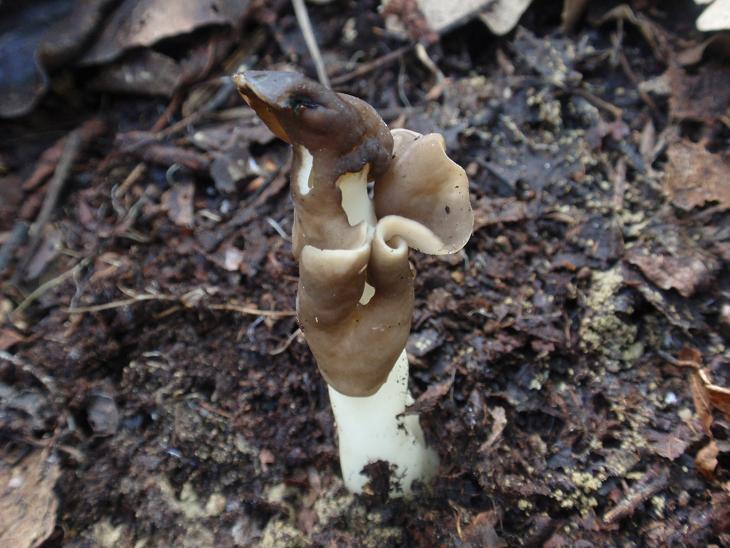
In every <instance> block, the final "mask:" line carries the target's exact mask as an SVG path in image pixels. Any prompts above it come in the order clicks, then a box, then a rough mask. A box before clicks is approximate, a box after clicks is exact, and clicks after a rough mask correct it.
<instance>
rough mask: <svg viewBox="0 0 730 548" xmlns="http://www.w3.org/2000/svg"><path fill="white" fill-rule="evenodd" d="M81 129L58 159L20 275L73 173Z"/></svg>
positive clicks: (69, 141)
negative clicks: (72, 168)
mask: <svg viewBox="0 0 730 548" xmlns="http://www.w3.org/2000/svg"><path fill="white" fill-rule="evenodd" d="M81 143H82V139H81V130H78V129H77V130H74V131H72V132H71V134H70V135H69V136H68V139H67V140H66V143H65V145H64V147H63V152H62V153H61V158H60V160H59V161H58V165H57V166H56V170H55V171H54V172H53V177H52V178H51V181H50V183H49V184H48V191H47V192H46V196H45V198H44V200H43V207H41V211H40V213H39V214H38V217H37V218H36V221H35V223H34V224H33V227H32V228H31V236H30V243H29V244H28V248H27V250H26V252H25V258H24V259H23V261H22V263H21V265H20V268H19V269H18V275H23V274H24V272H25V269H26V267H27V266H28V263H30V261H31V259H32V258H33V255H34V254H35V251H36V248H37V247H38V243H39V242H40V241H41V238H42V236H43V229H44V228H45V226H46V224H48V221H49V220H50V218H51V214H52V213H53V209H54V208H55V207H56V202H58V197H59V196H60V194H61V190H62V189H63V185H65V184H66V181H67V180H68V176H69V174H70V173H71V166H73V163H74V161H75V160H76V156H78V153H79V150H80V149H81Z"/></svg>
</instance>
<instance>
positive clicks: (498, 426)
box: [479, 406, 507, 452]
mask: <svg viewBox="0 0 730 548" xmlns="http://www.w3.org/2000/svg"><path fill="white" fill-rule="evenodd" d="M489 414H490V415H492V418H493V419H494V423H493V424H492V433H491V434H489V438H488V439H487V441H485V442H484V443H483V444H482V445H481V446H480V447H479V451H480V452H483V451H487V450H488V449H489V448H490V447H492V446H493V445H494V443H495V442H496V441H497V440H498V439H499V437H500V436H501V435H502V432H503V431H504V427H505V426H507V414H506V413H505V412H504V407H499V406H497V407H494V408H492V409H490V410H489Z"/></svg>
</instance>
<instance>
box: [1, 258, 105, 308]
mask: <svg viewBox="0 0 730 548" xmlns="http://www.w3.org/2000/svg"><path fill="white" fill-rule="evenodd" d="M90 261H91V258H89V257H87V258H86V259H83V260H81V261H79V262H78V263H77V264H76V266H74V267H73V268H71V269H70V270H67V271H66V272H64V273H63V274H61V275H59V276H56V277H55V278H52V279H50V280H48V281H47V282H45V283H44V284H41V285H39V286H38V287H37V288H36V289H35V291H33V292H32V293H31V294H30V295H28V296H27V297H26V298H25V299H23V302H21V303H20V304H19V305H18V306H16V307H15V309H14V310H13V312H12V313H11V315H12V317H16V316H17V315H18V314H20V313H21V312H22V311H23V310H25V309H26V308H28V306H30V304H31V303H32V302H33V301H35V300H36V299H37V298H38V297H40V296H41V295H43V294H44V293H45V292H46V291H48V290H49V289H53V288H54V287H56V286H57V285H60V284H61V283H63V282H64V281H65V280H66V279H67V278H70V277H71V276H75V275H76V273H77V272H78V271H79V270H81V269H82V268H84V267H85V266H86V265H87V264H89V262H90Z"/></svg>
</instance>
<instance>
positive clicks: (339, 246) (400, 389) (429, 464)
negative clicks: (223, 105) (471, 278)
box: [234, 71, 474, 495]
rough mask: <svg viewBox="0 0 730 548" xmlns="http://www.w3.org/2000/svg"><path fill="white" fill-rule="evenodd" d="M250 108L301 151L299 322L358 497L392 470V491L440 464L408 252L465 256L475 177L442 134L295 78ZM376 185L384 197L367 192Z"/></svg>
mask: <svg viewBox="0 0 730 548" xmlns="http://www.w3.org/2000/svg"><path fill="white" fill-rule="evenodd" d="M234 81H235V83H236V85H237V87H238V91H239V93H240V94H241V96H242V97H243V99H244V100H245V101H246V102H247V103H248V104H249V105H250V106H251V107H252V108H253V109H254V110H255V111H256V113H257V114H258V116H259V117H260V118H261V120H263V122H264V123H265V124H266V125H267V126H268V127H269V129H271V131H272V132H273V133H274V134H275V135H277V136H278V137H279V138H281V139H283V140H284V141H286V142H288V143H289V144H291V145H292V147H293V162H292V170H291V185H290V186H291V196H292V199H293V201H294V210H295V215H294V220H293V231H292V242H293V252H294V256H295V258H296V259H297V260H298V262H299V287H298V296H297V317H298V321H299V324H300V327H301V329H302V332H303V334H304V337H305V339H306V341H307V344H308V345H309V347H310V349H311V351H312V353H313V355H314V357H315V360H316V362H317V365H318V367H319V370H320V372H321V373H322V376H323V377H324V379H325V381H326V382H327V384H328V386H329V394H330V401H331V404H332V408H333V412H334V414H335V421H336V423H337V433H338V444H339V451H340V465H341V468H342V474H343V478H344V481H345V484H346V486H347V487H348V488H349V489H350V490H351V491H353V492H360V491H361V490H362V488H363V486H364V484H365V483H366V481H367V477H366V476H365V475H364V474H363V473H362V469H363V467H364V466H365V465H367V464H368V463H370V462H374V461H378V460H382V461H386V462H388V464H389V465H391V469H392V470H393V471H394V474H391V480H392V482H391V494H392V495H399V494H403V493H409V492H410V491H411V489H412V485H413V482H414V481H417V480H418V481H426V480H428V479H429V478H430V477H431V476H432V475H433V473H434V472H435V469H436V467H437V465H438V458H437V455H436V454H435V452H434V451H432V450H431V449H429V448H428V447H427V446H426V443H425V441H424V436H423V431H422V429H421V427H420V424H419V420H418V417H417V416H415V415H404V411H405V408H406V406H407V405H409V404H410V403H412V398H411V395H410V392H409V390H408V360H407V356H406V353H405V346H406V342H407V339H408V335H409V332H410V327H411V317H412V313H413V304H414V291H413V280H414V273H413V270H412V268H411V266H410V263H409V261H408V248H409V247H412V248H414V249H416V250H419V251H421V252H424V253H428V254H435V255H441V254H448V253H455V252H458V251H459V250H461V249H462V248H463V247H464V245H465V244H466V242H467V241H468V239H469V237H470V235H471V232H472V227H473V221H474V219H473V213H472V209H471V205H470V201H469V184H468V180H467V177H466V174H465V172H464V170H463V169H462V168H461V167H460V166H459V165H457V164H456V163H454V162H453V161H452V160H450V159H449V158H448V156H447V155H446V152H445V144H444V140H443V138H442V137H441V136H440V135H438V134H430V135H425V136H424V135H421V134H419V133H416V132H413V131H408V130H401V129H396V130H393V131H390V130H389V129H388V127H387V125H386V124H385V123H384V122H383V120H382V119H381V118H380V116H379V115H378V114H377V112H376V111H375V109H373V108H372V107H371V106H370V105H368V104H367V103H365V102H364V101H362V100H360V99H358V98H356V97H353V96H350V95H345V94H341V93H336V92H334V91H332V90H329V89H327V88H325V87H324V86H322V85H320V84H318V83H316V82H314V81H312V80H309V79H307V78H305V77H304V76H302V75H301V74H298V73H295V72H274V71H247V72H243V73H239V74H236V75H235V76H234ZM369 183H372V184H373V187H372V198H371V196H370V195H369V192H368V184H369Z"/></svg>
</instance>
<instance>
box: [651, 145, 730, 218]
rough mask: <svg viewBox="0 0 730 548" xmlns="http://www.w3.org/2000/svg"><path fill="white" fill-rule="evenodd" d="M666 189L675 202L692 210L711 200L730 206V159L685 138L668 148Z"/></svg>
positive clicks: (725, 206) (723, 205) (726, 206)
mask: <svg viewBox="0 0 730 548" xmlns="http://www.w3.org/2000/svg"><path fill="white" fill-rule="evenodd" d="M667 156H668V157H669V163H668V164H667V169H666V174H665V177H664V192H665V193H666V194H667V196H668V197H669V199H670V200H671V201H672V203H673V204H674V205H676V206H678V207H680V208H682V209H685V210H689V209H692V208H694V207H698V206H702V205H704V204H706V203H708V202H717V203H719V204H720V206H722V207H724V208H730V177H729V176H728V173H730V159H729V158H728V157H727V156H725V155H720V154H713V153H711V152H708V151H707V149H706V148H705V147H704V146H703V145H701V144H699V143H691V142H689V141H681V142H678V143H674V144H672V145H671V146H670V147H669V148H668V150H667Z"/></svg>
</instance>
